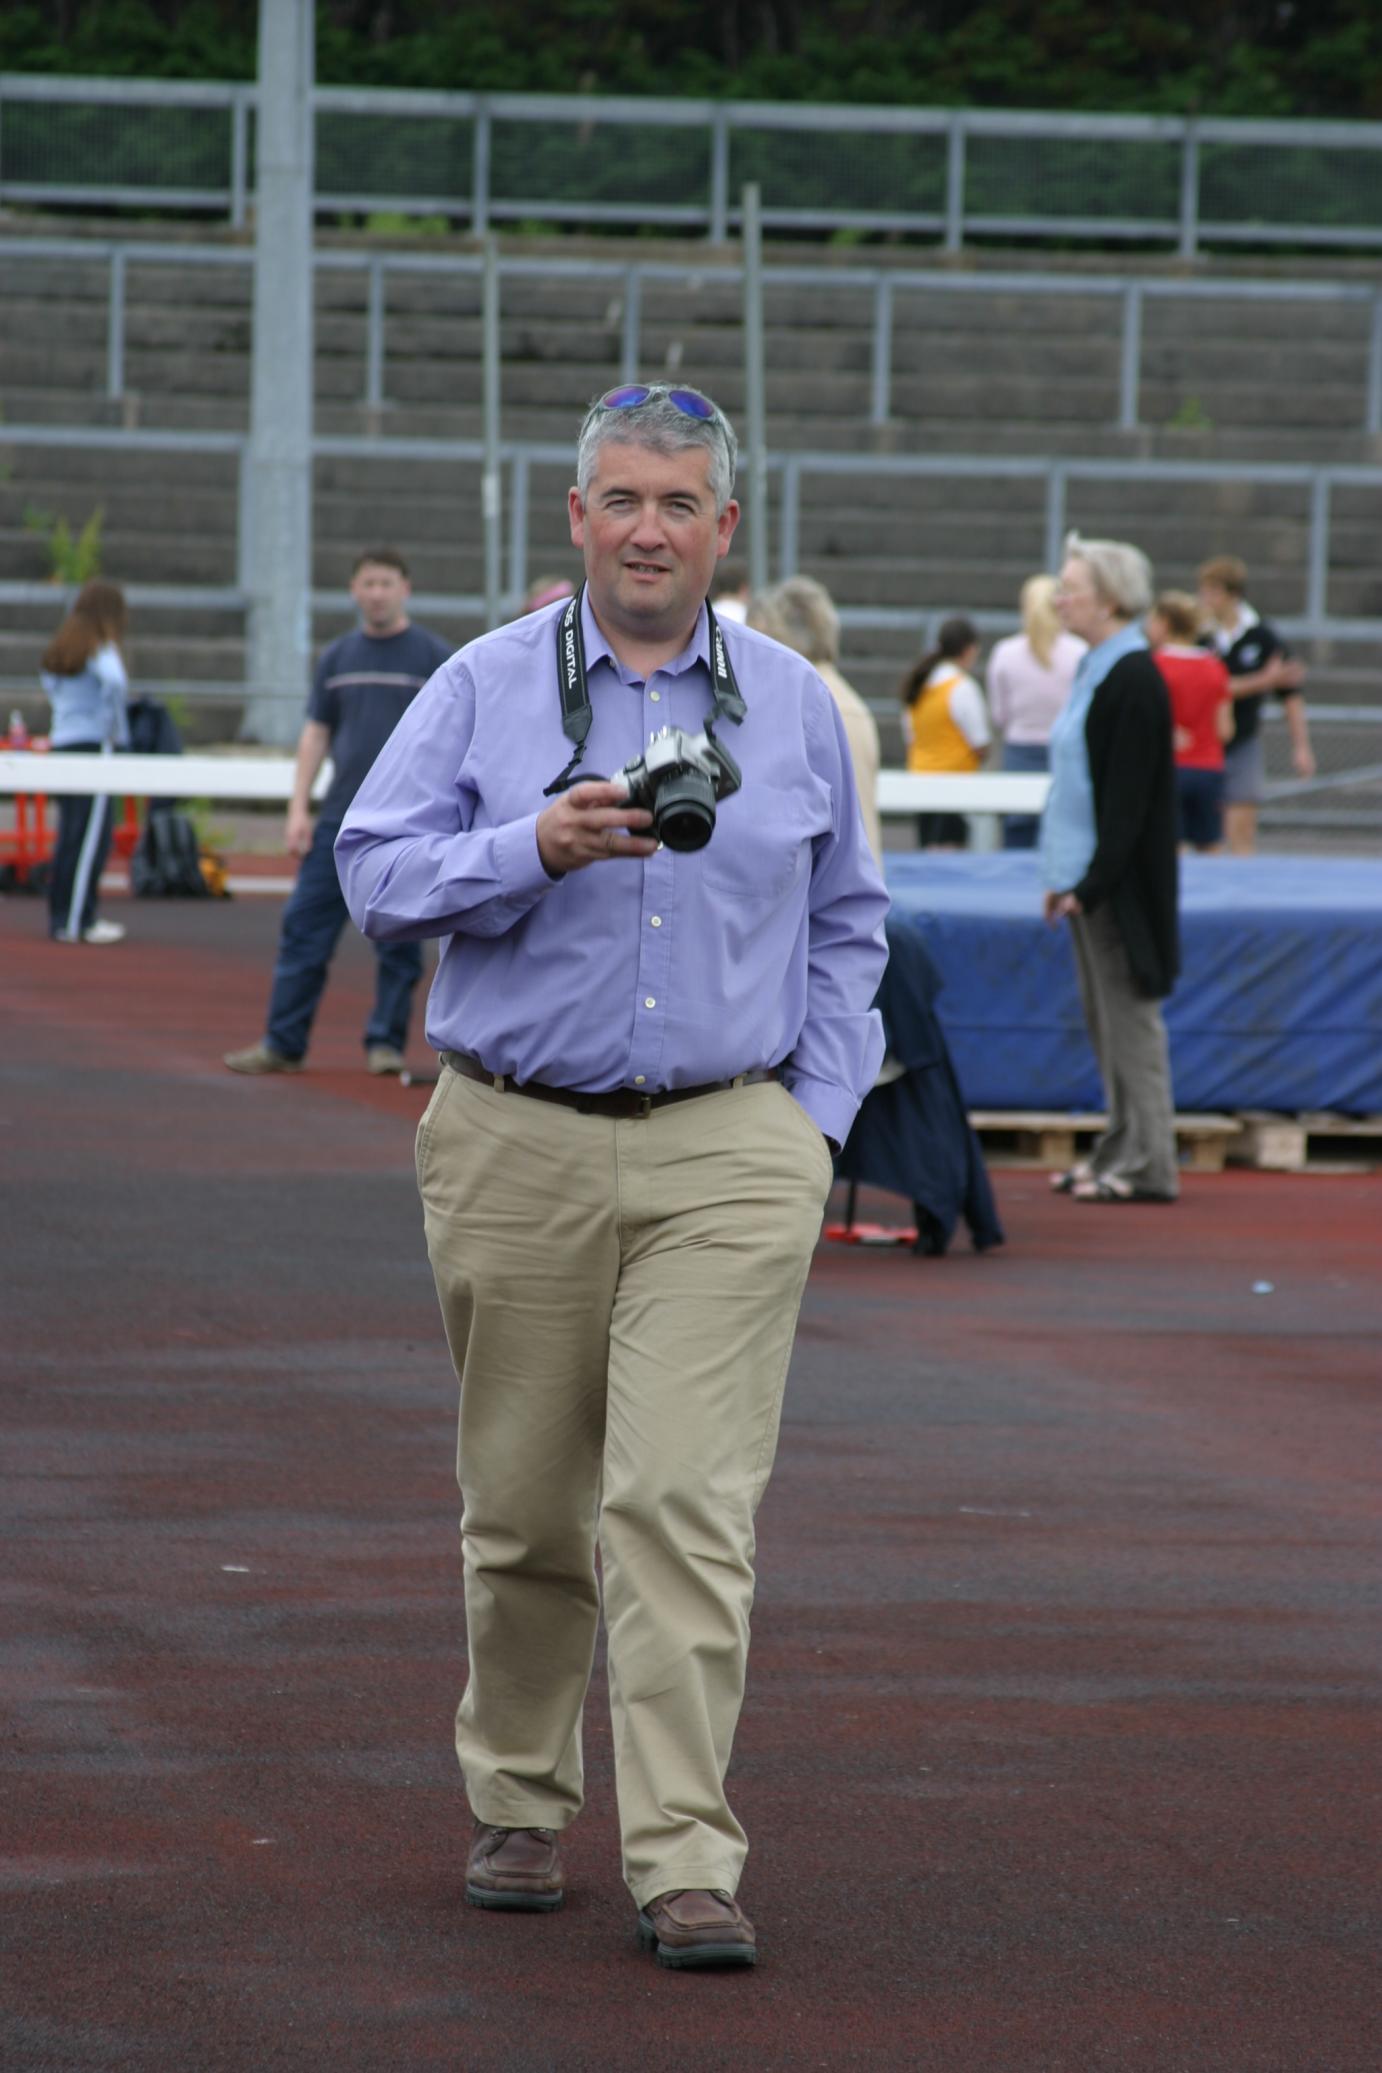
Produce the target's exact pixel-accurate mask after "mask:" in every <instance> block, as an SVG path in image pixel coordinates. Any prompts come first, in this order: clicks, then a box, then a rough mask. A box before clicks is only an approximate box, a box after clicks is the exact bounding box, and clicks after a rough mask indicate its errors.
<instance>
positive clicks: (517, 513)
mask: <svg viewBox="0 0 1382 2073" xmlns="http://www.w3.org/2000/svg"><path fill="white" fill-rule="evenodd" d="M5 445H9V446H14V447H28V446H32V447H44V446H48V447H78V448H82V449H86V450H92V449H95V450H99V451H103V452H109V453H120V452H125V453H141V452H146V453H157V452H183V453H189V454H190V453H202V454H226V455H233V456H235V458H236V460H237V464H238V467H239V469H240V490H241V494H240V497H239V521H240V522H239V527H238V541H239V546H238V559H237V567H236V579H235V582H234V584H233V585H227V586H225V587H224V588H222V589H214V588H208V587H205V586H202V587H200V588H196V589H194V588H193V587H191V586H189V587H188V588H187V590H186V591H183V590H182V589H181V588H180V586H177V585H160V586H157V590H158V594H159V598H160V601H166V600H169V599H171V598H175V597H182V599H183V600H184V602H188V603H190V602H191V600H192V599H193V597H195V598H197V599H198V600H199V601H200V602H202V603H207V602H211V603H214V604H216V605H223V606H225V607H227V608H233V607H235V606H237V605H240V604H242V603H243V602H244V599H245V598H246V596H247V595H248V590H249V585H248V580H247V572H248V570H249V568H250V566H251V562H250V555H249V541H248V535H247V501H246V499H245V497H244V495H243V471H244V468H245V465H246V457H247V455H248V451H249V438H248V435H247V434H244V433H239V432H184V431H167V430H163V431H140V430H123V429H119V430H117V429H116V428H114V427H87V426H81V427H73V426H60V425H6V426H3V427H0V447H3V446H5ZM484 451H485V449H484V445H483V442H482V441H480V440H477V439H403V438H397V439H394V438H389V439H385V438H380V439H370V438H348V437H342V436H332V437H320V438H316V439H314V440H313V442H312V453H313V457H314V458H317V459H327V458H346V459H354V460H411V461H433V462H435V461H446V460H449V461H457V462H463V463H469V464H474V465H477V466H478V465H479V464H480V463H481V462H482V461H483V459H484ZM499 455H500V461H501V463H502V465H504V466H505V467H507V468H508V469H509V470H510V475H511V484H510V489H511V494H510V497H509V503H508V509H509V513H510V529H509V542H508V561H509V568H508V582H507V584H506V586H505V595H506V596H507V597H509V598H510V599H512V598H516V597H518V596H520V595H521V594H522V591H523V589H524V588H525V586H526V581H527V528H526V517H527V511H528V473H529V470H530V469H531V468H532V467H534V466H541V465H544V464H546V465H561V464H562V463H564V462H566V461H569V459H570V447H569V444H568V443H567V442H558V441H534V440H512V439H510V440H504V441H502V442H501V443H500V448H499ZM767 465H768V469H769V471H770V473H772V474H773V475H774V476H776V477H778V478H779V480H780V482H781V492H780V498H779V537H778V554H777V563H778V566H779V569H780V571H781V573H782V575H783V576H789V575H792V574H794V573H795V571H796V569H797V565H798V560H799V540H800V511H801V490H802V483H803V481H804V479H805V478H807V477H808V476H821V475H827V476H842V475H870V476H873V477H875V478H876V477H880V476H887V477H902V478H907V477H915V478H917V479H918V480H930V481H956V480H961V479H968V480H989V481H994V482H1002V481H1029V482H1031V481H1035V482H1042V483H1044V485H1045V491H1046V495H1045V505H1044V512H1043V521H1042V546H1041V563H1042V565H1043V566H1045V567H1047V568H1052V567H1054V566H1056V564H1057V563H1058V561H1059V558H1060V551H1061V542H1062V540H1063V539H1064V536H1065V533H1066V530H1067V526H1068V497H1069V490H1070V486H1071V484H1072V483H1079V482H1120V483H1128V484H1135V483H1158V482H1183V483H1192V482H1214V483H1228V484H1232V483H1244V484H1253V483H1256V484H1264V485H1275V486H1278V487H1281V488H1297V489H1306V490H1308V491H1309V517H1308V528H1309V531H1308V541H1307V564H1306V566H1307V576H1306V604H1305V610H1304V612H1303V613H1299V614H1296V615H1294V616H1292V617H1289V618H1288V617H1285V616H1282V617H1281V618H1280V619H1279V620H1278V624H1279V625H1280V626H1281V627H1282V628H1283V630H1284V631H1287V632H1289V633H1291V634H1293V635H1295V636H1296V637H1298V638H1303V639H1319V640H1357V641H1377V640H1379V639H1382V617H1378V618H1368V617H1361V618H1344V617H1340V616H1336V615H1334V614H1331V613H1330V611H1329V609H1328V575H1329V538H1330V522H1331V495H1332V492H1333V490H1334V489H1336V488H1367V489H1376V488H1378V487H1379V486H1382V468H1379V467H1376V466H1372V467H1369V466H1364V465H1358V464H1347V463H1338V462H1331V463H1327V464H1325V465H1323V466H1314V465H1311V464H1308V463H1305V462H1288V461H1283V462H1266V461H1172V460H1139V459H1133V458H1127V459H1118V460H1103V459H1090V460H1082V459H1077V458H1055V457H1045V456H1037V455H1019V456H1002V455H990V454H870V453H833V452H814V451H811V450H805V451H801V452H791V453H783V452H772V453H769V454H768V456H767ZM43 588H44V589H45V590H46V589H47V586H43ZM33 589H34V586H32V585H28V584H23V585H14V584H3V583H0V603H3V602H7V601H8V602H17V601H25V602H32V592H33ZM49 594H51V592H49ZM130 595H131V598H132V599H133V598H135V597H136V595H137V592H136V588H135V587H134V586H131V590H130ZM153 595H154V592H153V587H150V588H149V591H148V599H149V601H152V598H153ZM332 596H333V593H329V592H328V593H325V594H324V597H325V601H327V602H329V601H330V600H331V598H332ZM314 601H315V600H314ZM418 602H419V609H422V601H421V600H419V601H418ZM427 608H428V609H431V610H433V611H438V610H445V611H456V612H462V611H463V612H466V613H472V612H475V611H477V610H482V609H483V600H481V599H478V598H473V597H461V596H454V597H453V596H441V595H439V596H437V597H435V598H432V599H429V600H428V601H427ZM865 610H867V611H868V613H869V616H868V618H867V619H865V618H863V617H862V616H861V614H862V613H863V611H865ZM843 616H844V617H845V618H846V619H847V620H848V621H849V622H850V623H853V624H856V625H858V624H870V625H877V626H885V625H898V626H919V625H925V624H928V623H929V621H930V620H931V618H932V617H933V616H934V615H933V613H931V612H929V611H927V610H926V609H925V608H920V607H919V608H917V609H916V610H915V611H913V612H897V611H895V610H894V611H888V610H882V609H877V610H875V609H872V608H861V607H846V608H845V609H844V614H843ZM971 616H972V617H973V618H974V619H975V621H976V624H979V625H980V627H981V630H983V628H984V624H985V620H986V618H991V617H993V615H985V614H984V613H983V612H976V613H973V614H971ZM1004 623H1007V621H1006V620H1005V621H1004Z"/></svg>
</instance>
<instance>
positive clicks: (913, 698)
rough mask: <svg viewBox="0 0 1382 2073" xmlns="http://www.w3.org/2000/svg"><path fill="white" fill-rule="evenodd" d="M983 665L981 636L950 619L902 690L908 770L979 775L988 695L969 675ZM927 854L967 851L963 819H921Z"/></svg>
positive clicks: (919, 830)
mask: <svg viewBox="0 0 1382 2073" xmlns="http://www.w3.org/2000/svg"><path fill="white" fill-rule="evenodd" d="M978 659H979V635H978V632H977V630H976V628H975V627H974V626H973V624H972V623H971V621H969V620H968V619H947V620H945V621H944V622H943V623H942V625H941V630H940V633H939V635H938V636H937V640H936V645H935V647H934V648H932V649H931V650H930V651H929V652H928V653H927V654H925V655H923V656H922V658H921V660H920V662H918V663H917V665H916V667H915V668H914V669H911V670H909V671H908V672H907V675H906V676H905V677H904V678H903V680H902V683H901V685H900V686H899V691H898V695H899V697H900V698H901V700H902V731H903V735H904V737H905V739H906V742H907V768H908V769H909V770H917V771H921V772H924V773H925V774H926V775H928V776H935V775H936V774H937V773H945V772H950V773H954V774H961V773H964V772H966V771H972V770H978V769H980V768H981V766H982V764H983V761H984V751H985V749H986V748H987V747H988V745H989V742H990V741H991V740H992V738H993V736H992V731H991V729H990V727H989V718H988V713H987V710H986V709H985V706H984V694H983V692H982V691H981V690H980V689H979V686H978V685H977V684H976V683H975V681H974V679H973V677H972V676H971V675H970V671H971V670H972V669H973V667H974V665H975V663H976V662H977V661H978ZM917 841H918V843H919V844H920V845H921V847H922V848H923V849H963V848H965V846H966V844H967V843H968V841H969V824H968V822H967V821H966V820H965V817H964V815H963V814H962V813H922V814H918V815H917Z"/></svg>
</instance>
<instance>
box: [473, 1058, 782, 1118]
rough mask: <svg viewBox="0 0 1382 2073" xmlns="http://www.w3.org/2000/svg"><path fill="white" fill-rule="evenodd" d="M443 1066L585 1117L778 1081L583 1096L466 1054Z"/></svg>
mask: <svg viewBox="0 0 1382 2073" xmlns="http://www.w3.org/2000/svg"><path fill="white" fill-rule="evenodd" d="M441 1062H442V1064H443V1065H449V1066H450V1068H451V1070H452V1072H455V1073H459V1074H460V1075H461V1078H462V1079H465V1080H478V1081H479V1082H480V1085H481V1086H482V1087H493V1088H494V1090H495V1092H496V1093H497V1094H526V1095H527V1096H528V1098H529V1100H531V1101H555V1102H559V1103H560V1105H561V1106H562V1108H573V1109H575V1110H576V1112H577V1114H578V1115H582V1116H617V1117H630V1116H647V1115H651V1114H652V1111H653V1110H654V1109H655V1108H663V1107H665V1105H666V1104H667V1103H668V1102H669V1101H694V1100H695V1099H696V1097H697V1096H698V1095H701V1094H724V1093H726V1092H727V1091H728V1089H729V1088H731V1087H756V1086H758V1085H759V1084H760V1082H762V1081H763V1080H775V1079H777V1077H778V1074H777V1071H776V1068H771V1069H769V1070H767V1071H756V1072H741V1073H738V1074H736V1076H735V1077H734V1078H733V1079H732V1080H707V1081H706V1082H705V1083H704V1085H702V1086H699V1087H662V1088H659V1089H658V1090H657V1092H656V1093H653V1094H644V1093H642V1092H641V1091H640V1090H639V1089H638V1088H637V1087H611V1088H610V1090H609V1092H608V1093H607V1094H583V1093H582V1092H581V1091H580V1089H579V1088H576V1087H548V1086H546V1085H545V1084H544V1083H543V1081H541V1080H515V1079H514V1078H513V1077H512V1075H511V1074H508V1073H493V1072H486V1071H485V1068H484V1066H483V1065H481V1063H480V1061H479V1059H478V1058H471V1057H470V1056H469V1055H468V1054H467V1053H466V1052H464V1051H443V1052H442V1053H441Z"/></svg>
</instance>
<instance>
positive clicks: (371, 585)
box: [350, 561, 413, 636]
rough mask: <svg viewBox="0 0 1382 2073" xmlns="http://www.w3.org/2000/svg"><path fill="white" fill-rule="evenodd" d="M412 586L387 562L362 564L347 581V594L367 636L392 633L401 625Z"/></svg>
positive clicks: (364, 562)
mask: <svg viewBox="0 0 1382 2073" xmlns="http://www.w3.org/2000/svg"><path fill="white" fill-rule="evenodd" d="M412 589H413V586H412V584H411V583H410V582H409V581H408V578H407V577H406V576H404V575H402V574H401V573H400V572H399V570H397V569H391V568H390V567H389V565H388V563H387V562H383V561H362V562H361V564H360V566H359V568H358V569H357V570H356V571H355V574H354V575H353V576H352V577H351V579H350V594H351V596H352V598H353V599H354V600H355V609H356V610H357V611H358V613H359V614H360V617H361V619H362V620H363V622H364V627H365V631H366V633H372V634H375V635H376V636H378V635H382V634H389V633H394V632H396V631H397V629H398V628H399V627H400V626H401V625H402V623H403V619H404V613H405V608H406V606H407V603H408V599H409V597H410V596H411V595H412Z"/></svg>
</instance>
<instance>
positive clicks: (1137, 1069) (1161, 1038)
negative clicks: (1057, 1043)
mask: <svg viewBox="0 0 1382 2073" xmlns="http://www.w3.org/2000/svg"><path fill="white" fill-rule="evenodd" d="M1070 929H1071V935H1072V937H1073V938H1074V944H1075V968H1076V971H1077V973H1078V976H1079V982H1080V998H1081V1000H1082V1001H1083V1003H1084V1014H1085V1021H1086V1023H1087V1024H1088V1026H1089V1038H1090V1042H1091V1043H1092V1044H1093V1046H1094V1055H1095V1057H1096V1059H1097V1060H1098V1062H1099V1072H1100V1076H1101V1077H1102V1079H1103V1082H1104V1094H1105V1097H1106V1099H1107V1101H1108V1111H1109V1115H1108V1128H1107V1129H1106V1130H1105V1131H1104V1132H1103V1134H1102V1136H1101V1137H1099V1138H1098V1139H1097V1140H1096V1142H1095V1145H1094V1148H1093V1150H1092V1151H1091V1153H1090V1155H1089V1163H1090V1165H1091V1167H1092V1168H1093V1170H1094V1172H1095V1173H1096V1174H1098V1175H1099V1177H1100V1178H1101V1179H1102V1178H1105V1177H1107V1178H1109V1179H1112V1180H1125V1181H1129V1182H1131V1184H1132V1186H1133V1187H1134V1188H1138V1189H1145V1190H1146V1192H1147V1193H1148V1194H1153V1195H1175V1194H1177V1193H1179V1190H1180V1169H1179V1165H1178V1163H1177V1159H1176V1111H1175V1103H1174V1101H1173V1099H1172V1094H1171V1057H1170V1051H1169V1048H1168V1046H1167V1042H1166V1024H1165V1023H1164V1022H1163V1021H1162V1018H1161V1007H1160V1004H1159V1002H1157V1001H1154V1000H1149V999H1148V998H1147V996H1146V994H1143V993H1139V992H1138V990H1137V988H1136V987H1135V986H1134V985H1133V981H1132V973H1131V971H1130V970H1129V968H1128V953H1127V951H1126V950H1125V949H1124V948H1123V939H1122V937H1121V936H1120V935H1119V933H1118V925H1117V923H1116V922H1115V920H1114V918H1113V915H1112V913H1111V911H1110V909H1109V908H1108V906H1107V905H1105V906H1102V907H1096V908H1095V910H1094V912H1093V913H1092V914H1076V915H1073V916H1072V917H1071V924H1070Z"/></svg>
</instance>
